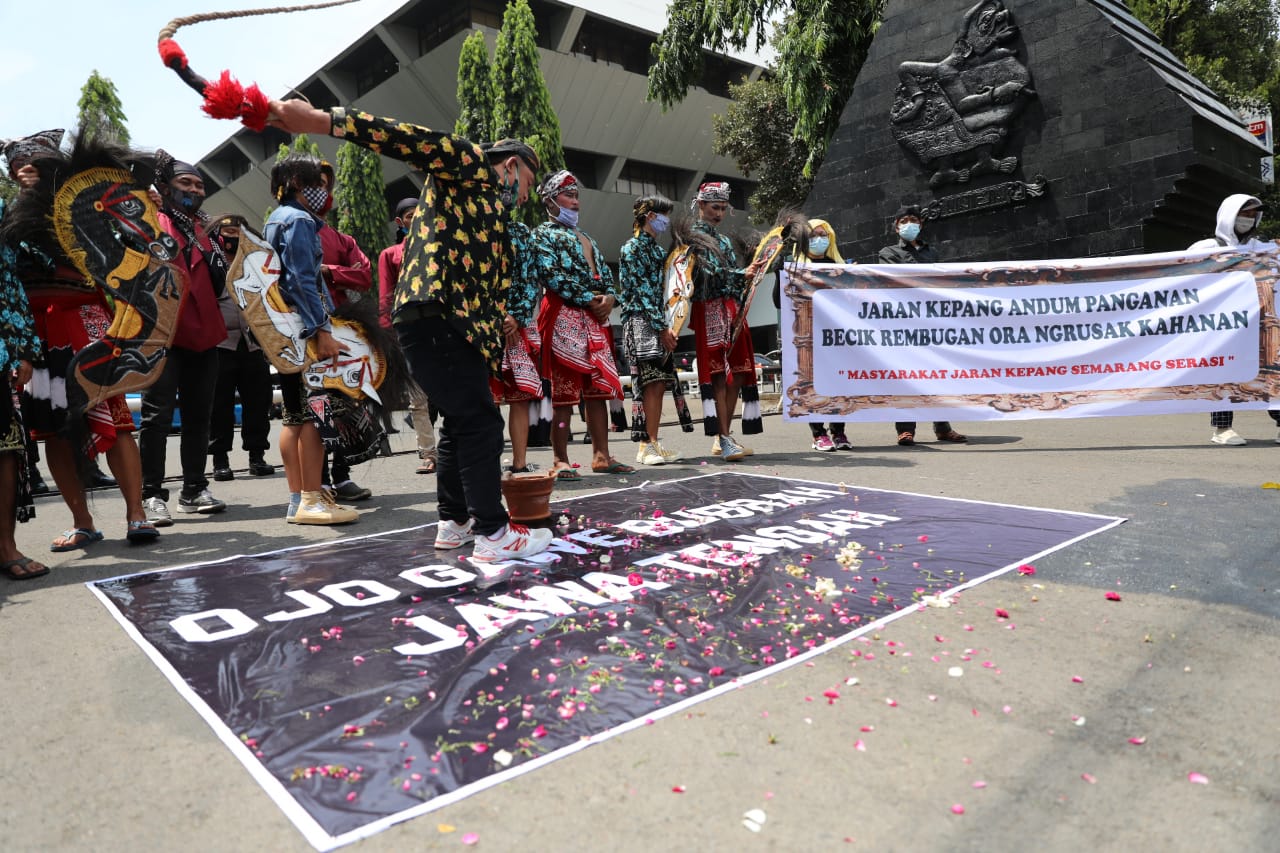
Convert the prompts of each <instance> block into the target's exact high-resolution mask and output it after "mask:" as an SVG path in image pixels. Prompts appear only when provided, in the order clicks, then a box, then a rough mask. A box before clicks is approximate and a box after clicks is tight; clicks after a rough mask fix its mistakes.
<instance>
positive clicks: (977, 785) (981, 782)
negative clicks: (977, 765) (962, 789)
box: [973, 779, 987, 788]
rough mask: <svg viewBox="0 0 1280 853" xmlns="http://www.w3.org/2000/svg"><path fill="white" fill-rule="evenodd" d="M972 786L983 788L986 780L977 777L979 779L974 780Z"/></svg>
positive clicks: (985, 785)
mask: <svg viewBox="0 0 1280 853" xmlns="http://www.w3.org/2000/svg"><path fill="white" fill-rule="evenodd" d="M973 787H975V788H985V787H987V783H986V782H983V781H982V780H981V779H979V780H977V781H976V782H974V783H973Z"/></svg>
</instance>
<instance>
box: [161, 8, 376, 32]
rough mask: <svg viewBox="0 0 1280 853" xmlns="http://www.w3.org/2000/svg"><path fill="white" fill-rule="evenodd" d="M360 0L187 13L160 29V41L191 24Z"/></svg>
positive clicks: (301, 10) (304, 10)
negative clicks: (196, 13)
mask: <svg viewBox="0 0 1280 853" xmlns="http://www.w3.org/2000/svg"><path fill="white" fill-rule="evenodd" d="M356 2H358V0H330V2H328V3H312V4H310V5H307V6H275V7H273V8H270V9H237V10H232V11H227V12H201V13H200V14H198V15H187V16H186V17H183V18H174V19H173V20H172V21H170V22H169V23H168V24H166V25H165V27H164V29H162V30H160V38H159V41H164V40H165V39H170V38H173V35H174V33H176V32H177V31H178V30H179V29H180V28H182V27H185V26H187V25H189V24H200V23H204V22H205V21H225V20H229V19H231V18H251V17H254V16H257V15H276V14H280V13H283V12H307V11H310V10H312V9H328V8H330V7H331V6H345V5H347V4H348V3H356Z"/></svg>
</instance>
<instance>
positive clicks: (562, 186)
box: [538, 169, 578, 198]
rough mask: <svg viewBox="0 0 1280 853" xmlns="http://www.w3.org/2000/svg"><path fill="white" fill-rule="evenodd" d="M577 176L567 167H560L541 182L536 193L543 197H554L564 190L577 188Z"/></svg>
mask: <svg viewBox="0 0 1280 853" xmlns="http://www.w3.org/2000/svg"><path fill="white" fill-rule="evenodd" d="M577 188H578V178H577V176H576V175H574V174H573V172H570V171H569V170H568V169H561V170H560V171H558V172H556V173H555V174H554V175H552V176H551V177H549V178H547V179H546V180H545V181H543V182H542V186H540V187H538V195H540V196H542V197H543V198H555V197H556V196H558V195H560V193H562V192H564V191H565V190H570V189H577Z"/></svg>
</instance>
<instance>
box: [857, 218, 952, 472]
mask: <svg viewBox="0 0 1280 853" xmlns="http://www.w3.org/2000/svg"><path fill="white" fill-rule="evenodd" d="M893 230H894V232H895V233H896V234H897V235H898V242H897V243H895V244H891V245H888V246H885V247H884V248H883V249H881V250H880V257H879V262H880V263H882V264H936V263H940V261H939V259H938V253H937V252H936V251H935V250H934V248H933V247H932V246H930V245H929V244H928V243H926V242H925V241H924V240H922V239H921V238H920V230H921V221H920V208H918V207H916V206H915V205H908V206H906V207H903V208H901V209H899V210H898V214H897V216H895V217H894V219H893ZM894 428H895V429H896V430H897V431H898V444H900V445H901V446H903V447H910V446H911V445H913V444H915V443H916V423H915V421H899V422H898V423H896V424H894ZM933 434H934V436H935V437H936V438H937V439H938V441H943V442H950V443H953V444H963V443H965V442H966V441H968V440H969V437H968V436H966V435H961V434H960V433H958V432H956V431H955V430H954V429H952V428H951V423H950V421H934V422H933Z"/></svg>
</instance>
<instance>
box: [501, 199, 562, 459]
mask: <svg viewBox="0 0 1280 853" xmlns="http://www.w3.org/2000/svg"><path fill="white" fill-rule="evenodd" d="M507 234H508V235H509V237H510V239H511V256H512V258H511V259H512V264H511V286H510V288H508V290H507V314H506V316H505V317H504V318H503V320H502V334H503V338H504V343H505V346H504V348H503V352H502V371H501V373H500V375H499V376H498V377H497V378H495V379H491V380H490V381H489V384H490V385H491V386H492V387H493V399H494V402H497V403H504V402H505V403H507V404H508V406H507V430H508V432H509V433H510V435H511V473H513V474H523V473H527V472H528V471H529V470H531V469H530V468H529V461H528V449H529V445H530V443H532V444H534V445H535V446H540V447H545V446H546V445H547V444H548V443H549V442H550V439H551V384H550V382H548V381H547V380H546V379H544V378H543V377H542V372H541V368H540V365H541V356H542V337H541V336H540V335H539V334H538V326H537V324H536V323H535V322H534V311H535V309H536V308H537V305H538V301H539V300H541V299H542V283H541V282H540V281H539V279H538V267H537V263H536V257H535V253H534V250H533V234H532V232H531V231H530V230H529V226H528V225H525V224H524V223H523V222H518V221H515V220H513V221H511V222H509V223H508V224H507Z"/></svg>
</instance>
